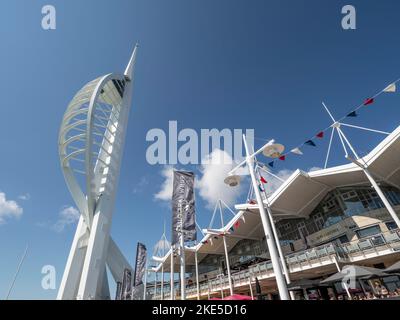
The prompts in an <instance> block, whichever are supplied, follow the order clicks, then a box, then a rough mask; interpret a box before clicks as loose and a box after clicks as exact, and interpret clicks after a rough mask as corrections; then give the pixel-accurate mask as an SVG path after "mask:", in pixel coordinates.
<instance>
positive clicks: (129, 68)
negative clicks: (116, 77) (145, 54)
mask: <svg viewBox="0 0 400 320" xmlns="http://www.w3.org/2000/svg"><path fill="white" fill-rule="evenodd" d="M138 47H139V43H137V42H136V45H135V48H134V49H133V52H132V56H131V58H130V60H129V63H128V65H127V66H126V69H125V72H124V75H125V76H127V77H128V78H129V79H131V80H132V75H133V70H134V69H135V62H136V53H137V49H138Z"/></svg>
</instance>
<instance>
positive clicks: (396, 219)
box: [322, 102, 400, 228]
mask: <svg viewBox="0 0 400 320" xmlns="http://www.w3.org/2000/svg"><path fill="white" fill-rule="evenodd" d="M322 105H323V106H324V108H325V110H326V112H327V113H328V114H329V116H330V117H331V119H332V121H333V124H332V127H333V128H334V129H336V131H337V133H338V135H339V138H340V142H341V143H342V146H343V150H344V152H345V157H346V159H347V160H349V161H351V162H353V163H354V164H356V165H357V166H359V167H360V168H361V169H362V171H363V172H364V174H365V175H366V177H367V178H368V180H369V182H370V183H371V184H372V187H373V188H374V189H375V191H376V193H377V194H378V196H379V198H380V199H381V200H382V202H383V204H384V206H385V207H386V209H387V211H388V212H389V214H390V215H391V217H392V219H393V220H394V222H395V223H396V225H397V227H398V228H400V219H399V217H398V216H397V214H396V211H395V210H394V209H393V207H392V205H391V204H390V202H389V200H388V199H387V198H386V196H385V194H384V193H383V191H382V189H381V188H380V187H379V185H378V183H377V182H376V181H375V179H374V177H373V176H372V174H371V173H370V172H369V170H368V165H367V164H366V163H365V161H364V160H363V159H362V158H360V157H359V156H358V154H357V152H356V151H355V149H354V148H353V146H352V144H351V143H350V141H349V140H348V139H347V137H346V135H345V134H344V132H343V131H342V129H341V128H340V127H341V125H342V123H341V122H338V121H336V120H335V118H334V117H333V116H332V114H331V112H330V111H329V109H328V107H327V106H326V105H325V103H324V102H322ZM353 127H355V126H353ZM357 129H362V130H367V131H373V132H378V133H383V134H387V132H383V131H378V130H372V129H368V128H364V127H358V128H357ZM345 144H347V146H348V147H349V149H350V150H351V152H352V153H353V155H354V157H355V159H353V158H352V157H350V156H349V154H348V152H347V148H346V145H345ZM360 161H362V162H363V163H361V162H360Z"/></svg>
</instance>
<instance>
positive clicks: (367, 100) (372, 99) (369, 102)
mask: <svg viewBox="0 0 400 320" xmlns="http://www.w3.org/2000/svg"><path fill="white" fill-rule="evenodd" d="M374 101H375V100H374V98H368V99H366V100H365V101H364V106H368V105H370V104H373V103H374Z"/></svg>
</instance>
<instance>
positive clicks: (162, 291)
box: [160, 262, 164, 300]
mask: <svg viewBox="0 0 400 320" xmlns="http://www.w3.org/2000/svg"><path fill="white" fill-rule="evenodd" d="M160 300H164V262H162V264H161V297H160Z"/></svg>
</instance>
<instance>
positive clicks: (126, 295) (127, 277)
mask: <svg viewBox="0 0 400 320" xmlns="http://www.w3.org/2000/svg"><path fill="white" fill-rule="evenodd" d="M131 292H132V272H131V270H129V269H125V270H124V276H123V278H122V287H121V300H130V296H131Z"/></svg>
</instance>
